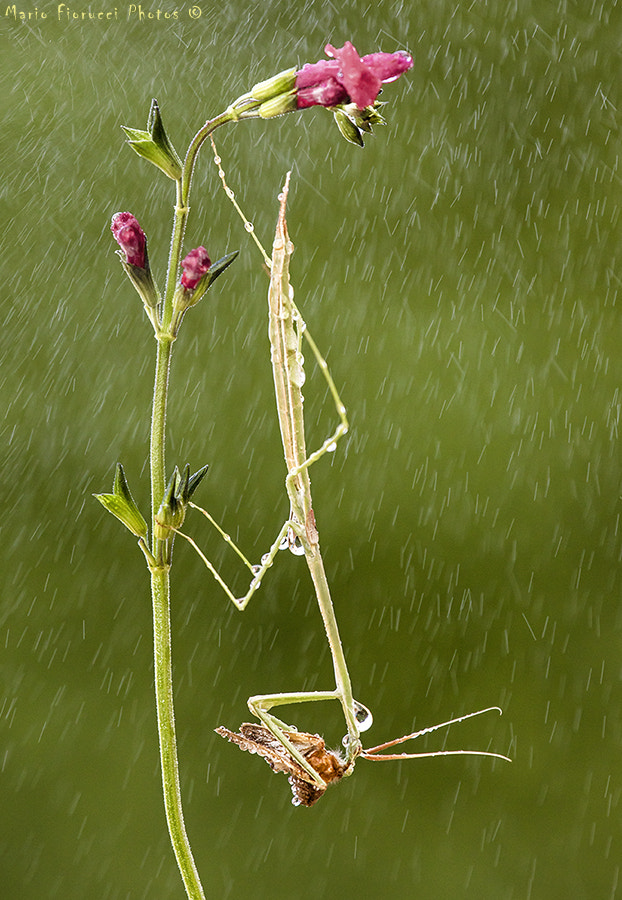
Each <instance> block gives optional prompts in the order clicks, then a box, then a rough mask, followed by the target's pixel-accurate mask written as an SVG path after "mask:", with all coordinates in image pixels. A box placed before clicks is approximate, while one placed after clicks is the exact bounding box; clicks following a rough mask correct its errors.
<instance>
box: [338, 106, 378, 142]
mask: <svg viewBox="0 0 622 900" xmlns="http://www.w3.org/2000/svg"><path fill="white" fill-rule="evenodd" d="M384 105H385V104H384V103H381V102H380V101H375V102H374V104H373V105H372V106H366V107H365V108H364V109H359V108H358V106H357V105H356V104H355V103H347V104H345V105H344V106H335V107H333V115H334V117H335V122H336V123H337V127H338V128H339V131H340V132H341V134H342V135H343V137H344V138H345V139H346V141H349V142H350V143H351V144H356V145H357V147H364V146H365V144H364V141H363V134H364V133H365V134H373V127H372V126H373V125H386V124H387V123H386V120H385V119H384V118H383V116H381V115H380V113H379V112H378V110H379V109H380V107H381V106H384Z"/></svg>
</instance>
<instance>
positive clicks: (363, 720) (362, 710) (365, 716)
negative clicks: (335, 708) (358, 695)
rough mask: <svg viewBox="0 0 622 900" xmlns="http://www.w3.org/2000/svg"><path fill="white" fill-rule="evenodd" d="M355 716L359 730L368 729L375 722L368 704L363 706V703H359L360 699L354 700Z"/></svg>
mask: <svg viewBox="0 0 622 900" xmlns="http://www.w3.org/2000/svg"><path fill="white" fill-rule="evenodd" d="M354 717H355V719H356V722H357V725H358V727H359V731H368V730H369V729H370V728H371V726H372V725H373V724H374V717H373V716H372V714H371V711H370V710H369V709H367V707H366V706H363V704H362V703H359V702H358V700H355V701H354Z"/></svg>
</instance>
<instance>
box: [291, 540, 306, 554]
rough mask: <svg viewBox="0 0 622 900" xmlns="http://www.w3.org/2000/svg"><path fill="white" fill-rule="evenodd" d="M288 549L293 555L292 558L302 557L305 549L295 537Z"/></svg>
mask: <svg viewBox="0 0 622 900" xmlns="http://www.w3.org/2000/svg"><path fill="white" fill-rule="evenodd" d="M288 546H289V549H290V550H291V552H292V553H293V554H294V556H304V555H305V548H304V547H303V546H302V543H301V541H300V538H299V537H298V536H296V537H295V538H294V540H293V541H291V542H290V543H289V545H288Z"/></svg>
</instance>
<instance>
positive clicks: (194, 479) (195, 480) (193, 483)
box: [186, 466, 209, 503]
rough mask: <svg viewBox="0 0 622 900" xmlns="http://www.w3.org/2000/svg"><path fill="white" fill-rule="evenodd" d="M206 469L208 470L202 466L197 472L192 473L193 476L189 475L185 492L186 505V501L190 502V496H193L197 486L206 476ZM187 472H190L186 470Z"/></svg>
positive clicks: (207, 467)
mask: <svg viewBox="0 0 622 900" xmlns="http://www.w3.org/2000/svg"><path fill="white" fill-rule="evenodd" d="M208 469H209V466H202V467H201V468H200V469H199V470H198V471H197V472H195V473H194V475H190V477H189V478H188V486H187V491H186V503H187V502H188V500H190V498H191V497H192V495H193V494H194V492H195V491H196V489H197V488H198V486H199V485H200V484H201V482H202V481H203V479H204V478H205V476H206V475H207V470H208ZM188 471H190V470H189V469H188Z"/></svg>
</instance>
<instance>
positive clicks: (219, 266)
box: [189, 250, 240, 306]
mask: <svg viewBox="0 0 622 900" xmlns="http://www.w3.org/2000/svg"><path fill="white" fill-rule="evenodd" d="M239 252H240V251H239V250H234V251H233V253H227V255H226V256H221V257H220V259H217V260H216V262H215V263H212V265H211V266H210V267H209V270H208V271H207V272H206V273H205V275H204V276H203V278H201V280H200V281H199V283H198V284H197V286H196V287H195V289H194V291H193V293H192V303H190V304H189V306H194V305H195V303H198V302H199V300H200V299H201V297H202V296H203V294H204V293H205V291H207V289H208V288H210V287H211V286H212V285H213V283H214V282H215V281H216V279H217V278H218V276H219V275H222V273H223V272H224V271H225V269H228V268H229V266H230V265H231V263H232V262H233V260H234V259H235V258H236V256H238V254H239Z"/></svg>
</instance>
